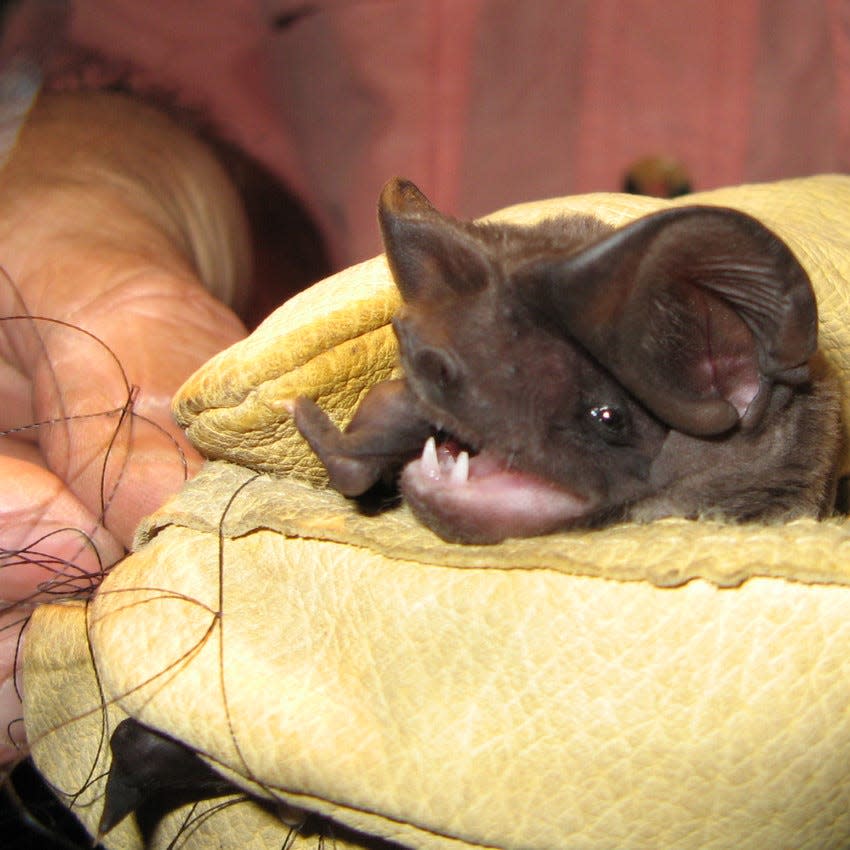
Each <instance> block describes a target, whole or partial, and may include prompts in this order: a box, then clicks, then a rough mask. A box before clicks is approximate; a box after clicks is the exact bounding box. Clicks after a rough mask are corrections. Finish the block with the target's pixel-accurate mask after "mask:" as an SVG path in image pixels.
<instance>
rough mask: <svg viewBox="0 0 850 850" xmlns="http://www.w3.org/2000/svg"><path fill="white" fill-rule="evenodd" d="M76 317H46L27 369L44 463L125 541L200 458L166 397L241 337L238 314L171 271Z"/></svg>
mask: <svg viewBox="0 0 850 850" xmlns="http://www.w3.org/2000/svg"><path fill="white" fill-rule="evenodd" d="M74 320H75V322H79V323H80V325H81V326H84V327H85V328H86V332H84V333H83V332H80V330H78V328H77V327H68V326H65V325H54V324H50V323H48V325H47V327H46V328H45V329H44V330H43V331H42V340H41V354H40V357H39V358H38V363H37V365H36V367H35V368H34V369H33V381H34V384H33V408H34V416H35V419H36V421H38V422H41V423H42V425H41V426H40V428H39V444H40V446H41V449H42V451H43V453H44V457H45V460H46V462H47V465H48V466H49V467H50V468H51V469H52V470H53V471H54V472H55V473H56V474H57V475H58V476H59V477H60V478H61V479H62V480H64V481H65V482H66V483H67V486H68V487H69V488H70V490H71V491H72V492H73V493H74V494H75V495H76V496H77V498H78V499H79V500H80V501H81V502H82V503H83V504H84V505H85V506H87V507H88V509H89V510H90V511H92V512H93V513H94V514H96V515H97V516H99V517H100V516H101V515H102V520H103V522H104V524H105V525H106V527H107V528H108V529H109V530H110V531H111V532H112V533H113V534H114V535H115V536H116V537H117V538H118V539H119V540H120V541H121V542H123V543H124V544H125V545H127V546H129V545H130V543H131V541H132V535H133V531H134V529H135V527H136V525H137V524H138V521H139V520H140V519H141V517H143V516H144V515H146V514H148V513H150V512H152V511H153V510H154V509H155V508H156V507H158V506H159V505H160V504H161V503H162V502H163V501H164V500H165V498H166V497H167V496H168V495H170V494H172V493H174V492H176V490H177V489H179V487H180V486H181V485H182V483H183V482H184V481H185V480H186V478H187V476H188V475H189V474H191V473H192V472H193V471H194V470H195V469H196V468H197V467H198V465H199V464H200V458H199V457H198V456H197V454H196V453H195V452H194V451H193V450H192V449H191V447H190V446H189V445H188V444H187V442H186V440H185V437H184V436H183V434H182V432H181V431H180V429H179V428H178V427H177V425H176V424H175V423H174V421H173V419H172V417H171V409H170V403H171V398H172V396H173V394H174V393H175V391H176V390H177V389H178V387H179V386H180V384H181V383H182V382H183V381H184V380H185V379H186V378H187V377H188V376H189V375H190V374H191V373H192V372H193V371H194V370H195V369H197V368H198V366H200V365H201V364H202V363H203V362H204V361H205V360H206V359H208V357H209V356H211V355H212V354H213V353H214V352H216V351H218V350H219V349H220V348H222V347H224V346H225V345H226V344H229V343H230V342H232V341H234V340H235V339H238V338H240V337H241V336H242V335H243V333H244V331H243V329H242V326H241V324H240V323H239V322H238V320H236V318H235V317H234V316H233V315H232V314H231V313H230V312H229V311H228V310H227V309H226V308H225V307H224V306H223V305H221V304H220V303H219V302H217V301H215V300H214V299H212V298H211V297H210V296H209V295H208V293H206V292H205V290H203V289H202V288H201V287H200V286H198V285H191V284H186V283H184V282H183V281H180V280H177V279H174V278H172V277H170V276H161V275H157V276H156V280H151V281H145V280H134V281H133V283H132V287H131V289H130V291H126V288H125V287H117V288H115V289H113V290H111V291H110V292H108V293H104V294H101V295H100V296H99V298H98V299H97V301H96V303H95V304H93V305H92V307H91V308H90V309H89V308H88V307H83V308H80V309H79V310H78V311H77V312H76V313H75V315H74Z"/></svg>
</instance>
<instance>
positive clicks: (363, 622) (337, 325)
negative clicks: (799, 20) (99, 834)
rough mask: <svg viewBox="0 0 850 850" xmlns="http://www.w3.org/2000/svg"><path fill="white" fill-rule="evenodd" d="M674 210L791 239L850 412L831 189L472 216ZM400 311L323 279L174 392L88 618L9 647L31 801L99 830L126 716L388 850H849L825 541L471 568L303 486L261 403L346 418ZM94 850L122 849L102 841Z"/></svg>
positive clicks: (830, 535)
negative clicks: (36, 785)
mask: <svg viewBox="0 0 850 850" xmlns="http://www.w3.org/2000/svg"><path fill="white" fill-rule="evenodd" d="M671 203H672V204H676V203H678V204H682V203H715V204H722V205H729V206H734V207H737V208H739V209H742V210H744V211H746V212H749V213H750V214H753V215H755V216H757V217H758V218H760V219H761V220H762V221H764V223H765V224H766V225H767V226H768V227H770V228H772V229H773V230H775V231H776V232H777V233H779V234H780V235H781V236H782V237H783V238H784V239H785V240H786V242H787V243H788V244H789V245H790V246H791V248H792V249H793V250H794V251H795V253H796V254H797V256H798V257H799V259H800V261H801V262H802V263H803V265H804V266H805V267H806V269H807V271H808V272H809V274H810V276H811V277H812V281H813V283H814V286H815V289H816V291H817V294H818V299H819V305H820V312H821V337H820V339H821V348H822V350H823V351H824V353H825V355H826V357H827V358H828V360H829V361H830V363H831V365H832V368H833V369H834V370H835V371H836V372H837V373H838V374H839V375H840V377H841V380H842V382H843V386H844V390H845V393H844V394H845V399H850V392H848V391H847V390H848V387H847V386H846V383H847V381H848V380H850V339H848V334H849V333H850V331H848V328H850V322H848V317H850V287H848V286H847V284H846V283H845V281H846V280H848V279H850V235H848V234H850V226H848V222H850V178H846V177H839V176H825V177H817V178H810V179H804V180H796V181H786V182H781V183H776V184H770V185H759V186H743V187H737V188H733V189H726V190H722V191H716V192H709V193H702V194H699V195H691V196H689V197H687V198H685V199H680V200H679V201H677V202H667V201H659V200H655V199H648V198H637V197H630V196H621V195H593V196H586V197H578V198H566V199H561V200H554V201H547V202H543V203H536V204H528V205H523V206H520V207H515V208H512V209H510V210H506V211H503V212H502V213H500V214H499V215H498V218H500V219H505V220H512V221H519V222H527V223H532V222H534V221H536V220H538V219H539V218H541V217H542V216H547V215H553V214H556V213H562V212H574V211H575V212H579V211H588V210H592V211H593V212H594V213H595V214H597V215H598V216H600V217H601V218H603V219H605V220H607V221H610V222H611V223H614V224H619V223H623V222H626V221H629V220H631V219H633V218H635V217H637V216H639V215H641V214H644V213H647V212H650V211H652V210H655V209H658V208H660V207H662V206H665V205H669V204H671ZM397 303H398V299H397V296H396V294H395V291H394V288H393V286H392V284H391V281H390V279H389V276H388V272H387V269H386V265H385V263H384V261H383V259H382V258H378V259H375V260H372V261H369V262H367V263H364V264H361V265H360V266H357V267H354V268H351V269H348V270H346V271H344V272H341V273H340V274H338V275H336V276H334V277H333V278H331V279H329V280H328V281H325V282H323V283H321V284H318V285H317V286H315V287H313V288H312V289H310V290H308V291H307V292H305V293H302V294H301V295H299V296H297V297H296V298H294V299H293V300H292V301H290V302H289V303H287V304H285V305H283V306H282V307H281V308H280V309H279V310H278V311H277V312H276V313H275V314H274V315H272V316H271V317H269V319H268V320H267V321H266V322H265V323H264V324H263V325H262V326H261V327H260V328H259V329H258V330H257V331H256V332H255V333H254V334H253V335H252V336H251V337H250V338H248V339H247V340H245V341H243V342H241V343H238V344H237V345H235V346H233V347H232V348H231V349H228V350H227V351H225V352H222V353H221V354H220V355H218V356H217V357H216V358H214V359H213V360H212V361H210V362H209V363H208V364H207V365H206V366H205V367H204V368H202V369H201V370H200V371H199V372H198V373H196V375H195V376H194V377H193V378H192V379H190V381H189V382H187V384H186V385H185V386H184V387H183V389H182V390H181V392H180V393H179V395H178V397H177V399H176V400H175V411H176V415H177V417H178V419H179V421H180V422H181V423H182V424H183V425H184V426H185V427H186V428H187V430H188V433H189V436H190V438H191V439H192V440H193V442H194V443H195V444H196V445H197V446H198V447H199V448H200V449H201V450H202V451H203V452H204V453H205V454H206V455H207V456H208V457H211V458H215V460H214V461H212V462H210V463H209V464H208V465H207V467H206V469H205V470H204V472H203V473H202V474H201V475H200V476H199V477H197V478H196V479H195V480H194V481H192V482H190V483H189V484H188V485H187V486H186V488H185V489H184V491H183V492H182V493H181V494H179V495H178V496H177V497H176V498H175V499H174V500H172V501H171V502H170V503H169V504H167V505H166V506H164V507H163V508H162V509H161V510H160V511H159V512H158V513H157V514H156V515H154V516H153V517H151V518H149V519H148V520H147V521H146V522H145V523H144V524H143V526H142V528H140V530H139V534H138V539H137V544H138V545H137V548H136V551H135V553H134V554H133V555H132V556H130V557H129V558H127V559H126V560H125V561H124V562H123V563H122V564H121V565H120V566H119V567H118V568H117V569H116V570H114V571H113V572H112V574H111V575H110V576H109V577H108V579H107V580H106V581H105V582H104V584H103V586H102V587H101V590H100V592H99V593H98V595H97V597H96V598H95V599H94V601H93V602H92V603H91V605H90V606H89V607H88V608H85V609H84V608H83V607H82V606H79V605H67V606H45V607H44V608H42V609H40V610H39V611H38V612H37V613H36V616H35V618H34V621H33V623H32V624H31V626H30V629H29V632H28V634H27V638H26V643H25V658H24V690H25V714H26V724H27V733H28V736H29V738H30V740H31V741H32V746H33V753H34V756H35V759H36V763H37V765H38V766H39V768H40V769H41V770H42V771H43V772H44V773H45V774H46V776H47V777H48V779H49V780H50V781H51V782H53V783H55V784H56V785H57V786H58V787H59V788H60V789H61V790H62V791H63V792H65V793H66V794H68V795H69V798H70V795H72V794H74V793H75V792H76V791H78V790H79V789H81V788H83V787H85V788H86V789H87V790H86V793H85V794H84V795H82V796H80V797H77V798H74V799H73V801H72V802H73V808H74V809H75V811H77V813H78V814H79V815H80V817H81V818H82V819H83V820H84V821H85V822H86V823H87V824H88V825H89V828H90V829H94V827H95V825H96V823H97V819H98V816H99V809H100V805H101V800H100V795H102V783H101V782H91V781H90V780H91V778H92V777H98V776H100V775H101V774H102V773H103V771H105V769H106V768H107V766H108V754H107V753H106V752H105V751H104V740H105V739H104V736H105V735H107V734H108V733H109V732H111V730H112V728H114V725H115V723H116V722H117V720H118V719H119V718H121V717H123V716H125V715H128V714H129V715H130V716H132V717H135V718H136V719H137V720H139V721H141V722H142V723H145V724H147V725H149V726H151V727H153V728H156V729H159V730H162V731H163V732H166V733H167V734H168V735H171V736H173V737H175V738H177V739H179V740H181V741H184V742H185V743H187V744H188V745H189V746H190V747H192V748H194V749H196V750H198V751H199V752H200V753H201V754H203V756H204V757H205V758H206V759H207V760H208V761H209V762H210V763H211V764H213V765H215V766H216V768H217V769H219V770H221V771H222V772H223V773H224V774H225V775H227V776H228V777H230V778H232V779H233V780H234V781H235V782H236V783H237V784H238V785H240V786H242V787H244V788H245V789H247V790H250V791H252V792H253V793H255V794H257V795H258V796H260V797H265V798H267V799H270V800H276V801H280V802H281V803H283V804H285V805H287V806H291V807H295V808H297V809H303V810H306V811H309V812H315V813H319V814H323V815H327V816H329V817H330V818H333V819H334V820H335V821H336V822H338V823H340V824H343V825H345V826H347V827H352V828H354V829H355V830H358V831H361V832H364V833H367V834H369V835H374V836H380V837H384V838H389V839H391V840H393V841H397V842H399V843H401V844H403V845H405V846H409V847H415V848H427V850H432V848H433V850H448V849H449V848H451V849H452V850H463V848H473V847H474V848H481V847H493V848H505V850H519V848H523V850H553V848H556V849H557V850H573V848H575V849H576V850H578V849H579V848H581V850H594V848H599V850H603V848H604V850H608V849H609V848H612V847H618V848H629V850H643V848H646V850H656V849H657V848H665V850H721V848H729V849H730V850H731V848H735V850H748V848H752V850H763V849H764V848H780V847H794V848H812V850H814V848H818V850H828V848H836V850H838V848H844V847H846V846H847V845H848V843H850V711H848V705H850V566H848V565H850V558H848V555H850V534H849V533H848V532H850V525H848V523H847V522H845V521H843V520H839V519H835V520H828V521H824V522H816V521H814V520H801V521H796V522H793V523H788V524H784V525H776V526H731V525H730V526H727V525H721V524H716V523H709V522H690V521H686V520H679V519H671V520H663V521H660V522H656V523H652V524H650V525H644V526H640V525H620V526H614V527H611V528H608V529H604V530H601V531H592V532H583V531H578V532H568V533H563V534H558V535H552V536H549V537H543V538H535V539H529V540H519V541H507V542H505V543H503V544H499V545H498V546H484V547H479V546H459V545H452V544H447V543H444V542H442V541H440V540H438V539H437V538H436V537H435V536H434V535H433V534H431V532H429V531H428V530H426V529H424V528H422V527H420V526H419V525H418V524H417V523H416V522H415V521H414V520H413V519H412V517H411V516H410V514H409V513H408V512H407V511H406V510H405V509H403V508H402V509H401V510H398V511H393V512H388V513H385V514H382V515H380V516H376V517H365V516H361V515H359V514H358V513H357V512H356V510H355V509H354V508H353V507H352V505H351V504H350V503H349V502H347V501H346V500H344V499H343V498H342V497H340V496H339V495H338V494H336V493H335V492H333V491H330V490H328V489H324V474H323V471H322V469H321V467H320V465H319V464H318V462H317V461H316V460H315V458H314V457H313V456H312V454H311V453H310V451H309V449H308V448H307V447H306V445H305V444H304V442H303V440H301V438H300V436H298V434H297V433H296V432H295V430H294V428H293V426H292V423H291V421H290V419H289V415H288V413H287V409H286V404H285V402H286V401H287V400H288V399H291V398H293V397H294V396H296V395H298V394H301V393H304V394H307V395H311V396H313V397H316V398H317V399H318V401H319V403H320V404H321V405H322V406H323V407H325V408H326V409H329V410H330V411H331V412H332V414H333V416H334V418H335V419H336V420H337V421H338V422H340V423H344V422H345V421H346V420H347V418H348V417H349V416H350V414H351V412H352V411H353V409H354V408H355V407H356V404H357V402H358V400H359V398H360V397H361V396H362V394H363V392H364V391H365V389H366V388H367V387H368V386H370V385H371V384H372V383H374V382H376V381H378V380H384V379H385V378H386V377H388V376H389V375H390V374H392V372H393V370H394V369H395V346H394V339H393V336H392V333H391V330H390V329H389V327H388V324H387V323H388V321H389V318H390V316H391V315H392V312H393V310H394V309H395V307H396V306H397ZM845 404H846V402H845ZM845 410H846V408H845ZM845 419H846V420H847V419H850V417H845ZM848 469H850V464H848V459H847V457H845V458H844V459H843V470H844V471H845V472H846V471H847V470H848ZM268 473H275V474H274V475H270V474H268ZM95 670H96V675H95ZM102 705H108V706H109V710H108V712H106V711H104V710H103V709H102V708H101V706H102ZM286 812H287V815H286V817H287V818H289V817H290V815H291V812H290V811H289V810H288V809H287V810H286ZM185 817H187V813H186V812H185V811H184V812H178V813H177V815H175V816H174V818H172V819H170V820H169V821H167V822H166V823H164V824H163V826H162V828H161V829H160V831H159V832H158V834H157V837H156V841H155V846H163V847H164V846H166V845H167V843H168V841H169V840H170V839H171V838H172V837H173V835H174V834H175V831H176V830H177V829H179V823H180V822H181V820H180V819H181V818H185ZM189 817H190V818H192V817H194V815H189ZM193 823H194V821H193ZM200 823H201V825H200V826H199V828H198V830H197V831H187V832H186V833H185V834H184V835H183V836H182V837H181V839H180V846H181V847H187V846H188V847H199V848H200V847H208V846H210V845H211V842H212V838H211V836H214V840H215V842H216V844H215V846H221V847H233V848H242V847H258V848H259V847H279V846H281V844H282V843H283V841H284V840H285V839H286V836H287V833H288V830H289V827H288V826H287V824H286V823H285V822H282V821H279V820H277V819H276V818H275V816H274V815H273V814H270V813H269V812H267V811H266V810H265V809H263V808H261V807H259V806H258V805H256V804H254V803H250V802H248V803H245V802H243V803H239V804H235V805H233V806H231V807H229V808H221V809H219V810H216V811H215V812H214V813H212V814H210V815H209V816H205V817H204V818H202V819H201V821H200ZM169 830H170V832H169ZM104 841H105V843H106V845H107V846H111V847H116V848H125V847H126V848H134V847H139V846H140V843H139V842H140V838H139V835H138V832H137V831H136V830H135V828H134V826H133V824H132V822H131V821H129V820H128V821H125V822H124V823H123V824H121V825H120V826H119V827H117V828H116V829H115V830H114V831H113V832H112V833H110V834H109V835H108V836H106V838H105V839H104ZM337 845H338V846H349V845H348V844H347V843H346V841H345V840H341V839H338V840H337ZM287 846H288V845H287ZM294 846H296V847H302V846H303V847H308V846H310V847H314V846H316V839H315V837H312V838H310V837H308V838H298V839H297V843H296V844H295V845H294Z"/></svg>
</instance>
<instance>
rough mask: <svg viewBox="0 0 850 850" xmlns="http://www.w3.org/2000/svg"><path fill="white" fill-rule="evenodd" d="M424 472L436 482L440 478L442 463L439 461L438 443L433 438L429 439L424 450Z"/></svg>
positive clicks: (422, 459)
mask: <svg viewBox="0 0 850 850" xmlns="http://www.w3.org/2000/svg"><path fill="white" fill-rule="evenodd" d="M420 462H421V464H422V472H423V473H424V474H425V475H426V476H427V477H428V478H433V479H434V480H439V478H440V461H439V460H437V441H436V440H435V439H434V438H433V437H428V439H427V440H426V441H425V446H424V448H423V449H422V458H421V461H420Z"/></svg>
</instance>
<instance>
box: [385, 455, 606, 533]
mask: <svg viewBox="0 0 850 850" xmlns="http://www.w3.org/2000/svg"><path fill="white" fill-rule="evenodd" d="M401 490H402V493H403V494H404V497H405V499H406V500H407V501H408V503H409V504H410V506H411V508H412V509H413V511H414V512H415V513H416V514H417V516H418V517H419V518H420V519H421V520H422V521H423V522H424V523H425V524H426V525H428V526H429V527H430V528H431V529H432V530H434V531H435V532H436V533H437V534H439V535H440V536H441V537H443V538H445V539H448V540H454V541H460V542H470V543H472V542H478V543H497V542H499V541H500V540H504V539H505V538H508V537H531V536H535V535H538V534H547V533H549V532H552V531H555V530H556V529H558V528H562V527H564V526H566V525H569V524H570V523H571V522H573V521H574V520H576V519H578V518H580V517H582V516H584V515H586V514H587V513H588V512H589V509H590V505H589V502H588V500H587V499H586V498H584V497H582V496H579V495H578V494H577V493H573V492H571V491H568V490H565V489H562V488H560V487H557V486H555V485H554V484H552V483H551V482H549V481H545V480H543V479H542V478H539V477H538V476H536V475H532V474H529V473H525V472H520V471H518V470H514V469H509V468H507V467H506V465H505V463H504V462H503V461H501V460H500V459H498V458H495V457H493V456H492V455H489V454H488V453H487V452H482V453H481V454H478V455H474V456H473V457H471V458H470V459H469V473H468V476H466V480H463V481H458V480H457V479H456V477H453V476H452V475H451V469H449V470H448V471H447V472H446V474H441V475H439V476H435V475H434V474H433V470H431V469H429V468H428V467H427V464H426V465H423V462H422V460H421V459H417V460H414V461H411V462H410V463H408V464H407V466H406V467H405V468H404V471H403V472H402V475H401Z"/></svg>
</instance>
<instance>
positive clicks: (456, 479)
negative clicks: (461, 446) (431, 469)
mask: <svg viewBox="0 0 850 850" xmlns="http://www.w3.org/2000/svg"><path fill="white" fill-rule="evenodd" d="M468 480H469V452H461V453H460V454H459V455H458V456H457V459H456V460H455V465H454V466H453V467H452V471H451V475H450V476H449V481H451V483H452V484H466V482H467V481H468Z"/></svg>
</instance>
